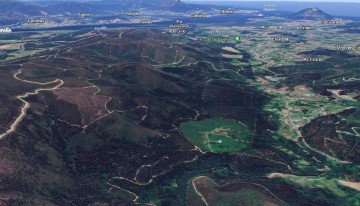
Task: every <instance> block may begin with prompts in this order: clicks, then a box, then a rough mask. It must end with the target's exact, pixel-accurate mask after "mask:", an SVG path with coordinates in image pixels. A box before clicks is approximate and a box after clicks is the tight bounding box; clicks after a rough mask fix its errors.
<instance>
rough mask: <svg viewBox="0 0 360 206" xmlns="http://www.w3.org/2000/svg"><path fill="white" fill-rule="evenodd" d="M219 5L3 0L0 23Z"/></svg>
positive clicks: (168, 0)
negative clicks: (60, 16)
mask: <svg viewBox="0 0 360 206" xmlns="http://www.w3.org/2000/svg"><path fill="white" fill-rule="evenodd" d="M216 7H217V6H209V5H199V4H187V3H183V2H177V1H176V0H151V1H149V0H119V1H115V0H103V1H93V2H75V1H48V0H45V1H33V2H31V3H30V2H22V1H16V0H0V25H1V24H7V23H8V24H12V23H16V22H17V21H22V20H24V19H27V18H29V17H34V16H47V15H58V14H62V15H76V14H78V13H79V12H80V13H91V14H100V15H101V14H103V15H106V14H110V13H114V12H120V11H122V10H135V9H148V10H163V11H172V12H189V11H195V10H196V11H198V10H202V11H206V10H211V9H214V8H216Z"/></svg>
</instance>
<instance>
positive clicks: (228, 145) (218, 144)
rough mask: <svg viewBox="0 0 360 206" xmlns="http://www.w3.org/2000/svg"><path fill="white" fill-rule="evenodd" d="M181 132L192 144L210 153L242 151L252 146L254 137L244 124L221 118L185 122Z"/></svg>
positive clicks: (181, 126)
mask: <svg viewBox="0 0 360 206" xmlns="http://www.w3.org/2000/svg"><path fill="white" fill-rule="evenodd" d="M180 130H181V131H182V132H183V134H184V136H185V137H186V138H187V139H188V140H189V141H190V142H191V143H193V144H194V145H196V146H198V147H199V148H200V149H202V150H205V151H209V152H237V151H241V150H243V149H246V148H248V147H249V146H250V144H251V141H252V138H253V136H254V133H253V132H252V131H251V130H250V129H248V128H247V127H246V126H244V125H243V124H241V123H239V122H237V121H235V120H231V119H221V118H213V119H206V120H202V121H189V122H185V123H183V124H181V125H180Z"/></svg>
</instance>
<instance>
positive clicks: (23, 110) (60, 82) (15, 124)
mask: <svg viewBox="0 0 360 206" xmlns="http://www.w3.org/2000/svg"><path fill="white" fill-rule="evenodd" d="M21 73H22V69H19V70H18V72H16V73H15V74H14V75H13V76H14V78H15V79H16V80H19V81H22V82H26V83H30V84H36V85H49V84H54V83H58V84H57V85H56V86H53V87H49V88H40V89H36V90H35V91H33V92H27V93H25V94H23V95H19V96H17V97H16V98H17V99H19V100H20V101H22V102H23V106H22V107H21V112H20V115H19V116H18V117H17V118H16V119H15V121H14V122H13V123H12V124H11V126H10V128H9V129H8V130H7V131H6V132H4V133H3V134H1V135H0V140H2V139H4V138H5V137H6V136H7V135H9V134H11V133H13V132H15V130H16V128H17V127H18V126H19V124H20V122H21V121H22V120H23V119H24V117H25V116H26V113H27V110H28V109H29V108H30V106H31V105H30V103H29V102H27V101H26V100H24V99H25V98H27V97H29V96H32V95H37V94H39V92H42V91H52V90H55V89H58V88H59V87H61V86H62V85H63V84H64V81H63V80H61V79H56V80H54V81H51V82H45V83H42V82H33V81H28V80H24V79H20V78H19V77H18V75H19V74H21Z"/></svg>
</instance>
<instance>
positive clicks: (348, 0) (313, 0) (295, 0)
mask: <svg viewBox="0 0 360 206" xmlns="http://www.w3.org/2000/svg"><path fill="white" fill-rule="evenodd" d="M184 1H186V2H192V1H207V2H212V1H219V0H184ZM226 1H234V2H244V1H253V2H332V3H333V2H337V3H345V2H350V3H360V0H341V1H340V0H226Z"/></svg>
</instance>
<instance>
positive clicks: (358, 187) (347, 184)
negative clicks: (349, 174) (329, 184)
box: [338, 180, 360, 191]
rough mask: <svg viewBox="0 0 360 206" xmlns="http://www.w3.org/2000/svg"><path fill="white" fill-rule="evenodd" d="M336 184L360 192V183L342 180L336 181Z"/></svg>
mask: <svg viewBox="0 0 360 206" xmlns="http://www.w3.org/2000/svg"><path fill="white" fill-rule="evenodd" d="M338 183H339V184H341V185H343V186H345V187H350V188H352V189H354V190H357V191H360V182H347V181H343V180H338Z"/></svg>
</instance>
